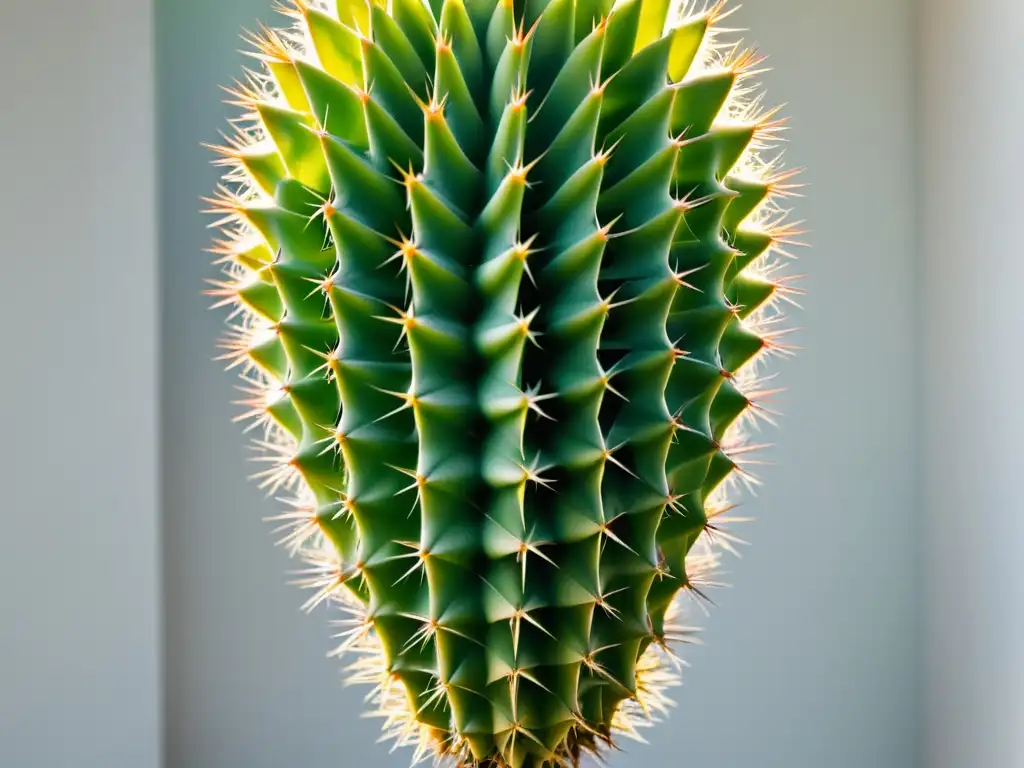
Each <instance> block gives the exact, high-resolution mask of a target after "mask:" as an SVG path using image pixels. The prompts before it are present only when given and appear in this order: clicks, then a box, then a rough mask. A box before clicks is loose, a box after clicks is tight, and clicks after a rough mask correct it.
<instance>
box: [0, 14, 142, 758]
mask: <svg viewBox="0 0 1024 768" xmlns="http://www.w3.org/2000/svg"><path fill="white" fill-rule="evenodd" d="M150 32H151V18H150V9H149V5H148V3H142V2H137V0H93V1H92V2H88V3H86V2H79V3H44V4H36V3H17V2H7V1H6V0H4V2H3V3H2V4H0V72H3V86H2V93H3V106H2V107H0V169H2V171H0V173H2V181H0V233H3V234H2V239H0V249H2V256H0V259H2V265H3V267H2V270H0V322H2V326H3V353H2V362H0V377H2V383H0V393H2V396H0V434H2V435H3V443H2V446H0V487H2V488H3V496H2V500H0V510H2V512H0V514H2V518H3V526H2V528H0V613H2V615H3V626H2V629H0V765H2V766H4V767H5V768H8V767H9V768H23V767H25V768H37V767H38V768H49V767H50V766H55V767H56V766H75V767H77V766H112V767H113V766H117V767H120V766H124V767H125V768H155V766H157V765H158V764H159V756H160V742H159V712H158V705H159V685H158V683H159V680H158V677H159V651H158V618H159V608H160V606H159V603H158V595H159V591H158V587H157V573H158V570H159V566H158V561H157V557H158V548H157V543H156V528H157V489H156V483H157V473H156V413H157V405H156V402H157V374H156V370H157V364H156V361H157V354H158V349H157V345H156V337H157V330H156V321H157V311H156V299H157V295H156V286H155V275H156V237H155V223H154V211H153V205H152V201H153V191H154V165H155V161H154V148H153V138H152V134H153V110H152V101H153V99H152V95H153V72H152V63H151V54H152V50H151V44H150V40H151V33H150Z"/></svg>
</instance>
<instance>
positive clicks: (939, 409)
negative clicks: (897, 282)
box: [920, 0, 1024, 768]
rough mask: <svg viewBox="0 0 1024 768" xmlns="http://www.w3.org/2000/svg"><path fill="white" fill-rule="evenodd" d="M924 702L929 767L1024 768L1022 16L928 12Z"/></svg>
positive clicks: (929, 1)
mask: <svg viewBox="0 0 1024 768" xmlns="http://www.w3.org/2000/svg"><path fill="white" fill-rule="evenodd" d="M922 10H923V13H922V14H921V46H920V52H921V59H920V72H921V118H922V126H923V127H926V130H925V131H924V132H923V135H924V139H925V140H924V141H923V142H922V143H921V145H920V151H921V153H920V160H921V172H922V173H921V212H922V214H923V219H922V221H923V224H924V226H923V227H922V230H921V244H920V248H921V250H920V254H921V255H920V265H921V284H922V286H923V287H924V289H925V293H924V295H925V301H924V303H923V318H924V323H925V325H924V327H923V331H924V333H923V339H922V340H923V342H924V344H925V349H926V351H927V367H926V369H925V370H926V371H927V372H928V386H927V388H926V392H927V400H926V403H925V407H926V413H927V414H928V415H929V416H930V418H928V419H926V420H925V422H924V423H923V425H922V426H923V431H922V435H921V442H922V445H923V446H925V450H926V458H927V463H926V467H925V469H926V471H925V485H924V489H925V494H924V499H923V501H924V508H925V509H926V510H927V519H928V521H929V525H928V531H929V533H930V537H929V546H928V555H929V557H928V563H927V574H928V581H927V584H928V590H927V592H926V593H925V595H924V597H925V599H926V600H927V602H928V606H929V612H928V616H929V620H928V627H927V629H928V640H929V644H928V649H929V652H930V653H929V669H928V677H927V679H928V683H929V684H928V688H927V691H926V697H927V701H928V705H929V724H930V732H929V738H928V765H929V766H933V768H961V766H979V767H981V768H988V766H993V768H1002V767H1003V766H1015V767H1016V766H1021V765H1024V550H1022V542H1024V504H1022V503H1021V496H1020V480H1021V470H1022V469H1024V461H1022V459H1021V436H1022V434H1024V408H1022V407H1021V380H1022V378H1024V362H1022V361H1024V358H1022V356H1021V349H1022V345H1021V341H1020V332H1021V325H1022V324H1024V309H1022V306H1024V305H1022V302H1021V295H1020V286H1021V285H1024V257H1022V256H1021V248H1020V245H1019V244H1018V243H1017V240H1016V236H1015V233H1014V230H1015V228H1016V223H1017V218H1016V217H1017V215H1018V214H1019V213H1020V200H1021V189H1020V179H1021V178H1022V177H1024V156H1022V155H1021V152H1020V147H1019V144H1020V128H1019V125H1020V118H1021V109H1022V108H1021V101H1022V99H1021V96H1022V86H1021V83H1020V77H1019V76H1018V75H1017V74H1016V73H1017V72H1019V71H1020V68H1021V66H1024V47H1022V46H1021V42H1020V41H1021V38H1022V36H1024V5H1021V4H1020V3H1018V2H1010V1H1009V0H972V2H971V3H970V4H965V3H962V2H958V1H957V0H924V2H923V3H922Z"/></svg>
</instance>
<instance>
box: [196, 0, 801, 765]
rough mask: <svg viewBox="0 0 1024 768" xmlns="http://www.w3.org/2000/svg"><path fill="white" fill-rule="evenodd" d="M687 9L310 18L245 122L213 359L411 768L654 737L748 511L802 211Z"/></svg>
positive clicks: (712, 27)
mask: <svg viewBox="0 0 1024 768" xmlns="http://www.w3.org/2000/svg"><path fill="white" fill-rule="evenodd" d="M676 5H678V4H674V6H673V7H672V8H670V7H669V3H668V2H667V1H666V0H625V1H624V2H619V3H618V4H616V5H615V7H614V8H612V3H611V2H609V0H525V2H520V1H519V0H516V2H511V1H509V2H506V1H505V0H498V1H497V2H496V0H429V3H427V2H426V1H425V0H388V2H387V3H386V4H378V3H377V2H370V3H369V4H364V3H363V2H361V1H360V0H337V2H336V3H335V2H331V3H330V4H329V6H328V5H327V4H323V5H309V4H307V2H305V0H301V1H297V2H296V4H295V5H293V6H291V7H289V8H287V9H285V12H286V14H287V15H289V16H290V17H291V20H292V22H293V24H292V26H291V28H289V29H286V30H283V31H271V30H267V29H264V30H262V32H261V34H260V35H259V36H256V37H254V42H255V45H256V48H255V55H256V57H257V58H258V59H259V61H260V63H261V67H262V69H261V71H260V72H259V73H255V74H252V75H251V76H250V78H249V80H248V82H246V83H245V84H243V85H241V86H239V88H238V89H237V90H236V91H235V92H234V93H235V96H236V97H237V103H238V104H240V105H241V106H243V107H244V108H245V110H246V115H245V116H244V122H242V123H241V124H240V128H239V134H238V136H237V137H234V138H232V139H231V140H230V141H229V144H228V146H226V147H220V148H218V151H219V152H220V154H221V156H222V159H221V162H222V163H223V164H224V165H226V166H228V168H229V170H228V171H227V175H226V183H225V185H224V186H223V187H222V189H221V190H220V192H219V194H218V195H217V196H216V197H215V198H214V200H213V210H214V211H215V212H218V213H221V214H222V215H223V219H222V220H221V221H220V222H219V224H220V225H221V226H222V227H223V228H224V231H225V236H224V239H223V240H222V241H220V242H219V243H218V246H217V248H216V249H215V250H216V251H217V252H219V253H221V254H222V255H223V257H224V260H225V261H226V262H228V264H229V266H228V279H227V280H226V281H224V282H223V283H220V284H218V286H217V287H216V288H215V289H214V291H213V293H215V294H217V295H218V296H219V297H221V298H222V299H223V303H225V304H234V305H236V308H237V313H236V315H235V317H239V318H241V319H240V321H239V324H238V325H236V326H235V327H234V329H233V331H232V334H231V335H230V336H229V338H228V339H227V341H226V347H227V355H226V356H227V358H228V359H229V361H230V363H231V364H232V365H237V366H239V367H240V368H241V369H242V370H243V374H244V376H245V378H246V382H247V383H246V392H247V397H246V400H245V403H246V405H247V412H246V413H245V414H244V416H246V417H250V418H252V419H253V424H254V425H255V426H257V427H258V428H261V429H262V430H263V432H264V434H263V436H262V439H260V440H259V441H258V447H259V449H260V453H261V455H260V458H261V459H264V460H266V461H267V462H268V468H267V469H266V471H265V472H262V473H260V477H261V478H262V480H263V483H264V484H265V485H266V486H267V487H268V488H269V489H270V490H271V491H272V492H274V493H278V492H279V491H281V490H282V489H291V491H292V492H293V493H294V495H295V498H294V499H293V500H292V501H291V502H290V508H289V510H288V511H287V512H286V513H285V514H284V515H282V516H281V520H282V524H283V526H284V528H285V530H286V537H285V541H286V543H287V544H288V545H289V546H291V547H292V548H293V550H294V551H295V552H296V553H297V554H299V555H300V556H301V557H302V558H303V559H304V560H305V561H307V563H308V566H309V570H308V571H307V573H306V577H307V578H306V579H305V580H304V582H305V584H306V586H309V587H311V588H312V589H313V590H314V592H313V596H312V598H311V599H310V601H309V602H308V603H307V606H308V607H313V606H315V605H319V604H321V603H324V602H327V603H329V604H331V605H334V606H337V607H340V608H341V609H342V610H343V611H344V612H345V613H344V616H345V618H344V619H343V620H342V621H341V622H340V624H341V627H342V628H341V632H340V637H341V638H342V645H341V648H340V649H339V650H340V651H345V650H354V651H357V652H359V653H358V655H357V662H356V664H355V665H354V673H355V677H356V679H359V680H363V681H365V682H367V683H370V684H372V685H374V686H376V687H375V698H376V701H377V704H378V706H379V709H380V713H381V714H382V715H383V716H384V717H385V718H386V728H387V729H388V731H389V732H390V733H391V735H393V736H395V737H396V738H398V739H399V741H401V742H403V743H411V744H413V745H415V746H416V747H417V755H418V756H425V755H438V756H440V757H448V756H450V757H452V758H453V759H455V760H456V761H457V762H458V763H459V764H465V765H467V766H478V767H480V768H483V767H484V766H488V767H494V768H497V767H498V766H509V767H510V768H521V767H522V766H529V767H533V766H545V765H573V764H576V763H577V762H578V760H579V758H580V755H581V754H584V753H586V752H597V751H599V750H600V749H601V748H602V747H603V746H605V745H607V744H610V743H611V742H612V740H613V738H614V737H615V734H616V733H617V732H619V731H623V732H626V733H630V732H631V731H632V730H633V729H634V728H635V726H636V724H637V722H638V721H641V720H643V719H644V718H646V717H647V716H649V715H651V714H652V713H656V712H657V711H659V710H660V709H661V708H663V707H664V705H665V704H666V703H667V700H666V699H665V698H664V694H663V693H662V692H661V687H662V684H663V683H666V682H669V681H670V679H671V675H670V674H669V673H670V672H671V664H670V665H669V666H668V667H666V666H665V664H666V662H669V663H670V662H672V661H673V660H674V658H675V657H674V655H673V652H672V650H671V648H672V645H673V643H674V642H675V641H679V640H685V639H686V631H685V630H683V629H681V628H679V627H676V626H675V625H674V623H673V615H674V607H675V602H676V600H677V598H678V597H679V596H680V594H681V593H683V592H687V591H689V592H690V593H691V594H695V595H701V594H702V593H701V587H702V584H704V583H705V582H706V580H707V574H708V571H709V568H710V566H711V565H713V564H714V561H715V557H716V555H715V552H714V550H713V549H712V548H711V547H710V546H708V545H709V543H713V542H714V539H715V536H716V534H719V533H720V525H719V523H720V520H719V521H716V515H719V514H720V513H721V512H722V511H723V510H724V509H725V504H724V501H723V500H722V493H721V491H722V489H723V487H724V486H725V481H726V480H727V479H728V478H730V477H735V476H737V475H740V476H745V473H744V470H743V467H742V463H743V462H742V456H743V455H744V454H745V452H746V451H747V450H749V446H746V447H740V443H739V441H738V439H737V437H736V435H737V431H736V427H737V425H738V424H740V423H742V422H743V421H744V419H745V418H747V417H750V416H756V415H757V413H758V411H759V409H760V408H761V405H760V403H759V399H760V398H761V397H763V396H764V395H765V394H766V393H765V392H764V391H763V390H762V391H758V390H757V389H756V388H755V387H753V386H752V383H751V382H752V381H753V377H752V375H751V373H750V372H751V370H752V369H753V367H754V366H753V364H754V363H755V361H756V360H758V359H760V358H761V357H762V356H763V355H764V354H766V353H771V352H784V351H785V347H784V346H783V345H782V344H781V343H780V342H779V341H778V340H777V338H776V336H777V334H776V332H775V331H774V330H773V328H772V327H771V326H767V327H766V324H767V323H770V322H771V321H772V320H773V319H774V318H775V316H776V313H775V311H774V307H775V299H777V298H780V297H784V294H785V292H786V291H787V290H790V289H789V288H788V287H787V284H786V283H785V282H784V281H781V280H774V279H772V278H770V277H768V276H766V275H765V270H764V269H763V267H764V266H765V265H766V264H767V263H768V262H770V261H771V254H773V253H775V252H777V251H778V247H779V245H780V244H781V243H783V242H785V241H786V240H787V238H788V236H789V235H790V234H791V232H792V230H791V228H786V227H783V226H781V225H779V224H778V223H777V222H775V221H773V219H772V215H773V213H772V212H773V211H776V210H777V209H776V208H775V207H774V205H773V204H772V199H773V198H775V197H778V196H779V195H785V194H786V193H787V191H788V190H789V189H790V187H789V185H788V184H787V183H786V179H788V175H785V174H781V173H779V172H777V171H776V170H775V168H774V166H773V165H772V164H770V163H765V162H764V161H762V160H760V159H759V157H758V151H759V150H761V149H763V147H764V145H765V143H766V142H767V141H769V140H770V139H771V138H772V134H773V132H774V131H775V130H776V129H777V127H778V124H777V123H776V122H774V121H773V120H772V117H771V114H770V113H764V112H761V111H760V110H759V108H758V106H757V104H758V102H757V101H756V100H755V101H753V102H751V101H749V100H744V98H743V96H744V95H746V94H747V93H748V92H749V91H750V82H749V81H750V77H751V75H752V74H754V72H755V71H756V68H757V66H758V64H759V59H758V58H757V57H756V56H755V55H753V54H751V53H748V52H741V51H739V50H738V49H736V48H731V49H730V48H726V47H723V46H722V44H721V43H720V41H718V40H717V39H716V37H715V32H716V29H717V27H716V25H717V23H718V22H719V21H720V19H721V17H722V16H723V15H724V13H723V9H722V6H721V4H718V5H715V6H714V7H711V8H704V9H702V10H698V9H695V8H692V7H690V6H689V5H688V4H686V5H684V7H681V8H679V7H675V6H676ZM751 104H753V106H751ZM722 537H724V538H722ZM718 540H719V541H723V542H724V543H726V544H727V543H728V541H729V538H728V537H727V536H726V535H725V534H721V537H719V539H718ZM367 651H371V652H367Z"/></svg>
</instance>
